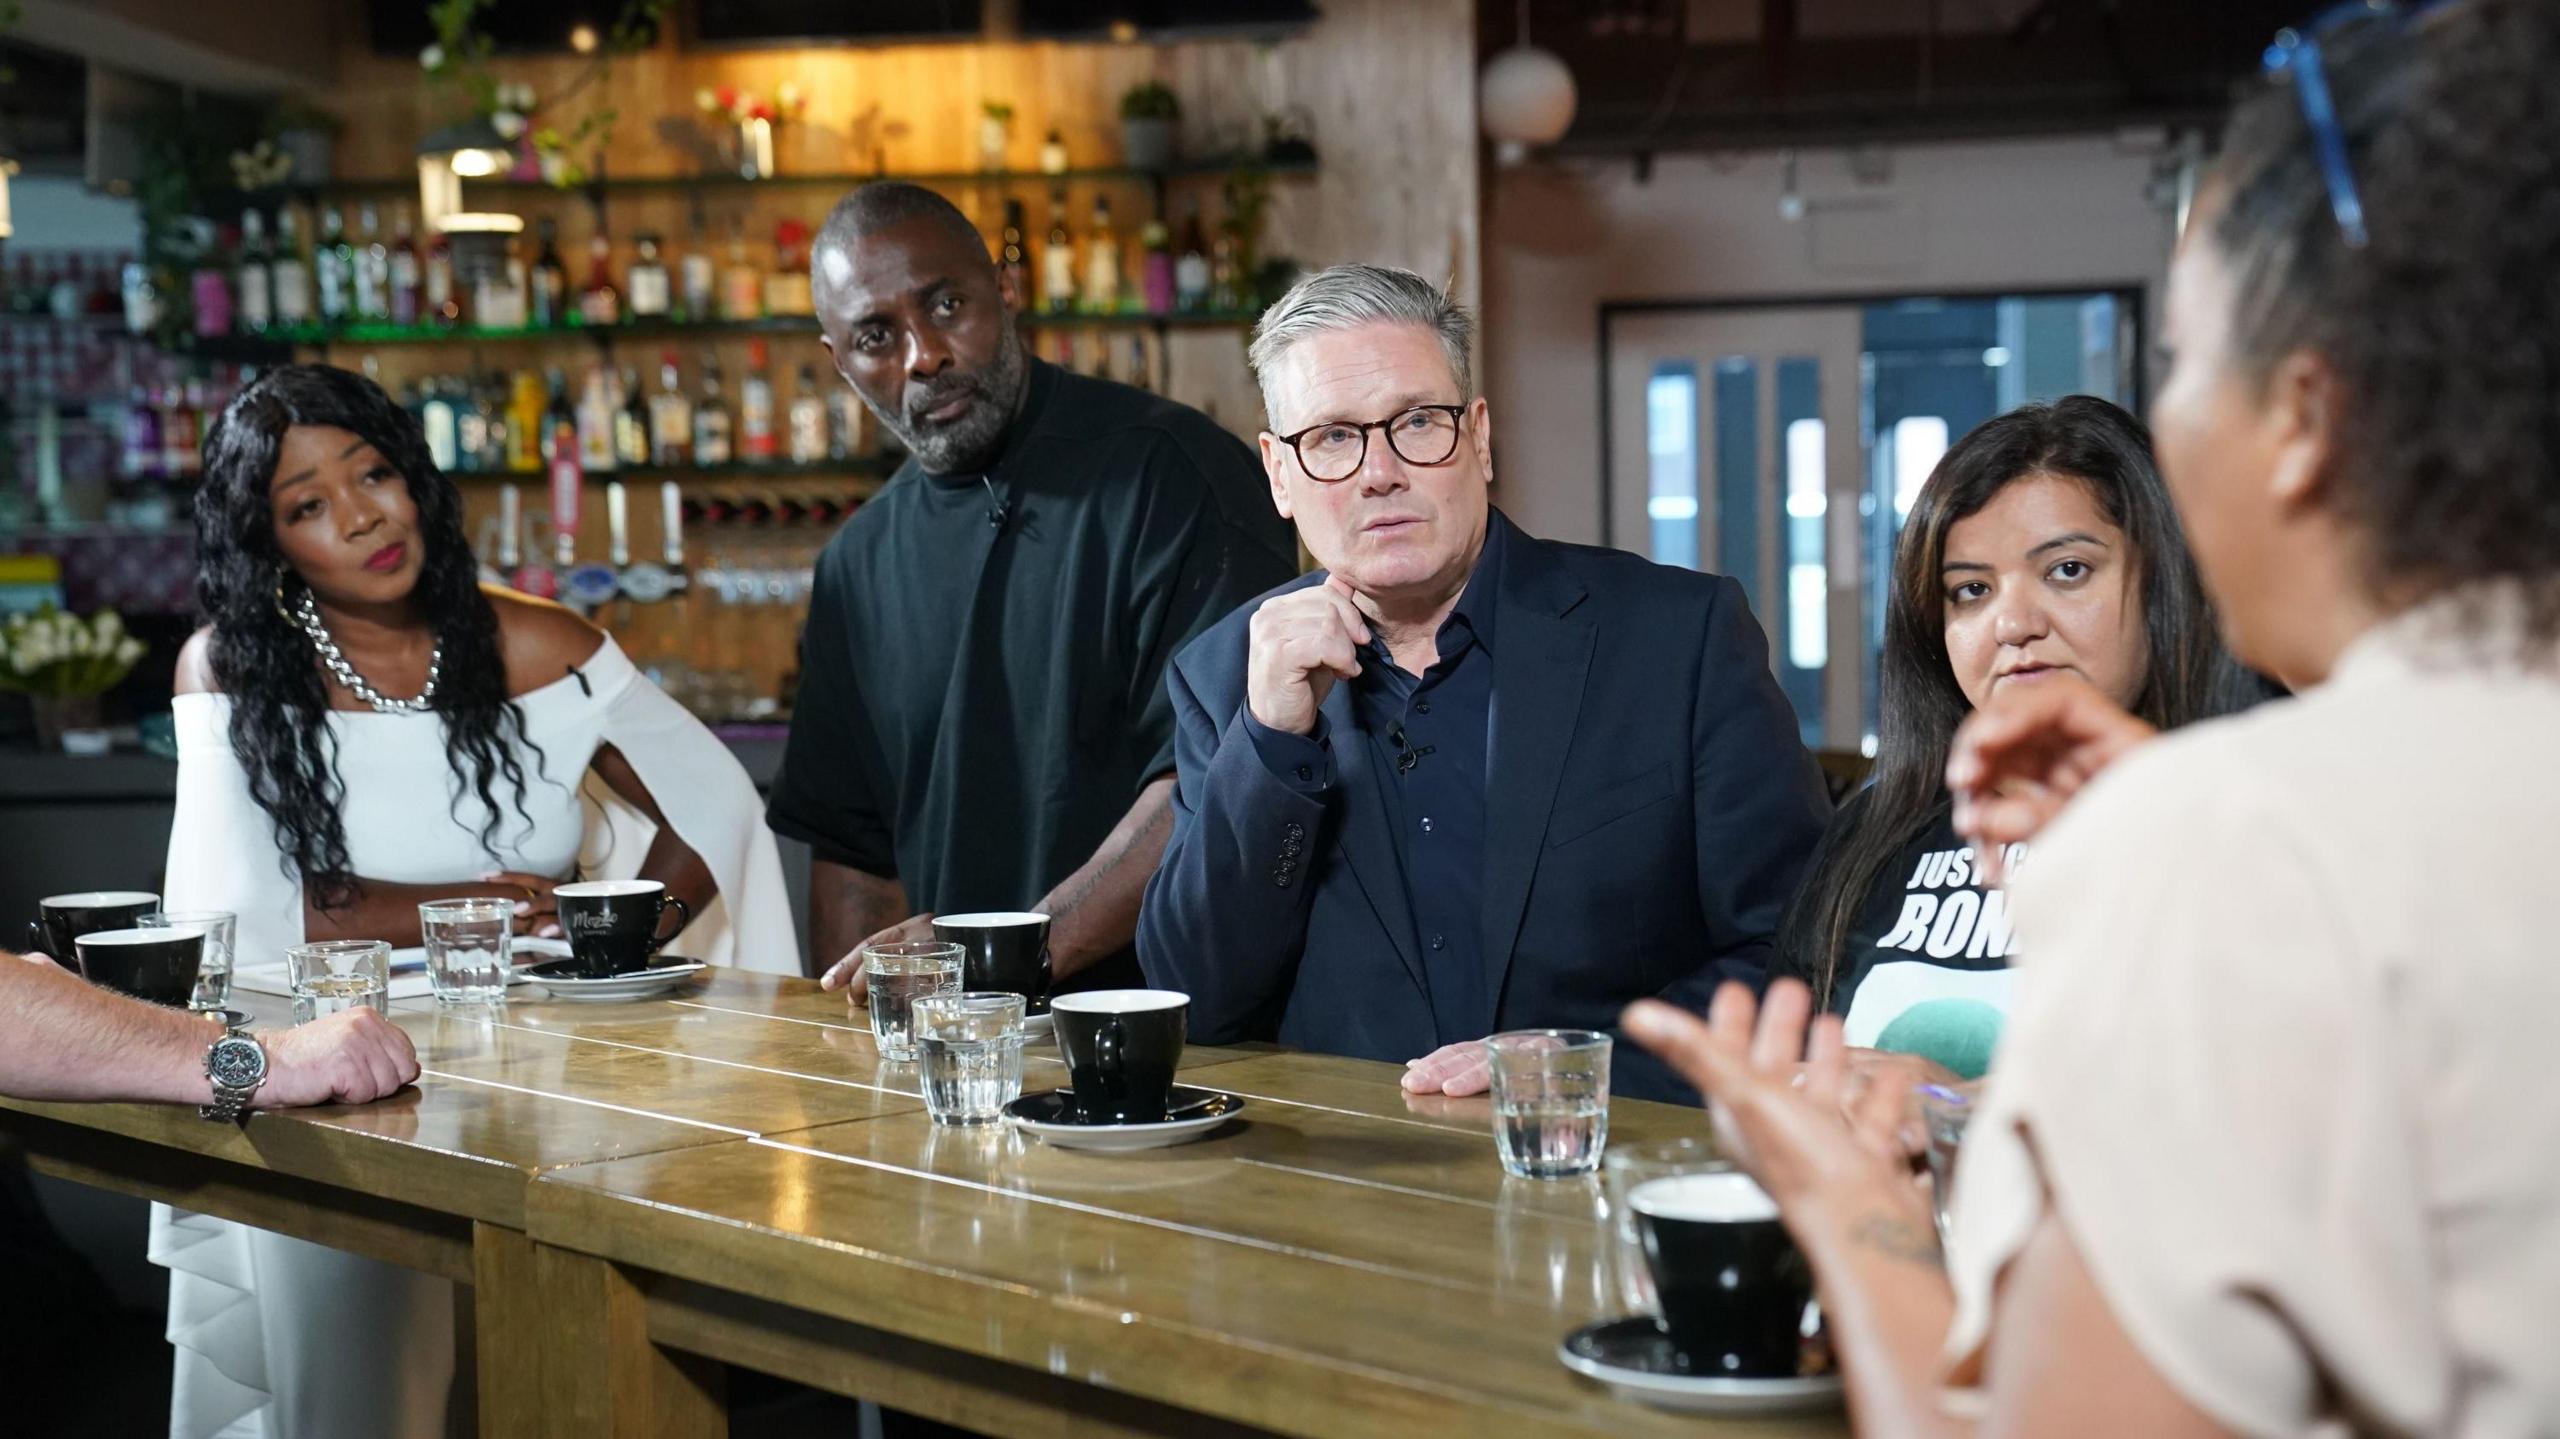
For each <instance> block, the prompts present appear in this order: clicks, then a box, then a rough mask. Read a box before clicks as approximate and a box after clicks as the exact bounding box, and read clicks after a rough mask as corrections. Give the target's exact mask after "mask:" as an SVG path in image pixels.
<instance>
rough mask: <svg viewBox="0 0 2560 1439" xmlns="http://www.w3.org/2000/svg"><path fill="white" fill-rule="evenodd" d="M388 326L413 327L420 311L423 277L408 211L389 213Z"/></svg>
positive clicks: (402, 206) (399, 209)
mask: <svg viewBox="0 0 2560 1439" xmlns="http://www.w3.org/2000/svg"><path fill="white" fill-rule="evenodd" d="M389 270H390V276H391V323H393V324H395V325H415V324H417V323H418V314H419V310H420V308H421V291H422V290H423V288H424V280H425V274H424V271H423V268H422V267H421V266H420V264H419V261H418V238H417V232H416V231H415V230H413V229H412V228H411V227H410V224H409V207H408V206H406V205H400V206H396V207H394V208H393V209H392V211H391V250H390V265H389Z"/></svg>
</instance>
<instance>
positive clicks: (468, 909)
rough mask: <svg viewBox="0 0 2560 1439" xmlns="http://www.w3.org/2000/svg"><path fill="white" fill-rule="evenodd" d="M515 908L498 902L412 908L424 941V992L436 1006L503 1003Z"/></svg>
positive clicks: (439, 901) (438, 903)
mask: <svg viewBox="0 0 2560 1439" xmlns="http://www.w3.org/2000/svg"><path fill="white" fill-rule="evenodd" d="M514 928H515V904H514V902H513V901H511V900H504V899H433V900H429V901H427V902H426V903H425V904H422V905H419V906H418V933H419V934H421V935H422V936H424V937H425V939H426V942H427V988H428V989H429V990H431V991H433V993H434V994H435V997H436V1002H437V1003H438V1004H504V1003H506V1002H507V977H508V972H509V967H510V965H511V964H512V963H513V959H512V956H511V954H510V950H511V947H512V936H513V930H514Z"/></svg>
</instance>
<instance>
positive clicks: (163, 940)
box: [71, 929, 204, 1009]
mask: <svg viewBox="0 0 2560 1439" xmlns="http://www.w3.org/2000/svg"><path fill="white" fill-rule="evenodd" d="M71 946H72V951H73V953H74V954H75V955H76V956H77V957H78V961H79V965H80V973H81V975H82V976H83V977H84V978H86V979H87V980H88V981H89V982H90V983H91V984H94V985H97V986H99V987H100V988H102V989H112V990H115V991H117V992H118V993H120V994H130V995H132V996H133V997H134V998H136V999H145V1000H149V1001H150V1002H151V1003H153V1004H166V1005H170V1006H172V1007H174V1008H178V1009H184V1008H186V1006H187V1004H188V1002H189V1001H191V1000H193V999H194V998H195V997H196V970H197V969H198V968H199V967H201V966H202V965H203V964H204V931H202V930H196V929H102V930H99V931H98V932H96V933H95V934H84V935H82V936H80V937H79V938H78V939H75V940H73V941H72V942H71Z"/></svg>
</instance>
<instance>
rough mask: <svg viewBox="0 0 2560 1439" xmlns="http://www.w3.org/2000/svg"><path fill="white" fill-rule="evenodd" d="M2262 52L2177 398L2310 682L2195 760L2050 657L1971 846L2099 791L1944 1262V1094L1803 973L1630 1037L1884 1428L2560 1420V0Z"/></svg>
mask: <svg viewBox="0 0 2560 1439" xmlns="http://www.w3.org/2000/svg"><path fill="white" fill-rule="evenodd" d="M2269 56H2270V63H2269V68H2270V71H2271V76H2270V82H2269V84H2268V85H2267V86H2266V88H2265V89H2264V90H2263V91H2262V92H2261V93H2259V94H2258V95H2256V96H2255V97H2254V98H2252V99H2250V100H2248V101H2247V102H2246V103H2244V104H2243V105H2242V106H2241V108H2240V109H2239V110H2238V111H2237V112H2236V114H2235V115H2234V117H2233V121H2232V125H2231V129H2230V132H2229V134H2228V136H2227V139H2226V147H2225V151H2224V154H2223V157H2222V159H2221V161H2220V162H2219V165H2218V168H2217V173H2216V176H2215V178H2214V179H2213V181H2212V183H2211V184H2210V185H2209V186H2208V187H2207V188H2206V191H2205V192H2204V194H2203V195H2202V196H2201V197H2200V199H2199V203H2198V207H2197V210H2196V212H2195V215H2194V217H2193V219H2192V221H2191V222H2190V224H2189V226H2188V231H2187V234H2186V236H2185V237H2184V240H2183V242H2182V244H2181V246H2180V249H2179V253H2178V256H2177V258H2176V261H2175V263H2174V264H2173V266H2172V268H2171V271H2170V278H2169V291H2168V298H2167V307H2166V308H2167V322H2168V323H2167V330H2168V337H2169V339H2170V341H2171V342H2172V344H2173V345H2174V347H2175V350H2176V358H2175V361H2174V363H2173V364H2172V365H2171V366H2170V369H2169V372H2168V375H2167V378H2166V381H2165V383H2164V384H2163V386H2162V388H2161V390H2160V393H2159V396H2158V399H2157V401H2156V403H2155V405H2154V408H2153V414H2152V424H2153V429H2154V432H2155V434H2156V436H2157V438H2158V443H2159V451H2160V460H2161V466H2162V469H2163V471H2164V473H2165V476H2166V479H2167V482H2168V485H2169V488H2170V491H2171V493H2172V496H2173V497H2174V498H2175V500H2176V501H2177V504H2178V508H2179V512H2180V516H2181V518H2182V519H2183V520H2184V522H2185V524H2186V526H2187V532H2188V535H2189V537H2190V540H2191V542H2192V543H2193V546H2194V549H2195V553H2196V558H2197V561H2198V564H2199V565H2200V567H2201V568H2202V570H2203V575H2204V580H2205V586H2206V589H2207V590H2208V591H2209V592H2210V594H2211V596H2212V598H2213V600H2214V603H2215V607H2216V609H2217V610H2218V611H2219V613H2220V614H2221V616H2222V619H2223V623H2224V626H2225V629H2226V632H2227V637H2228V638H2229V640H2230V642H2231V646H2232V648H2233V650H2234V651H2235V652H2237V653H2238V654H2239V655H2240V656H2241V657H2242V658H2243V659H2245V660H2247V661H2248V662H2249V663H2251V664H2253V665H2255V666H2257V667H2259V668H2262V669H2265V670H2268V671H2270V672H2272V673H2274V674H2275V675H2277V676H2279V677H2280V678H2282V679H2283V680H2285V681H2286V682H2287V683H2288V684H2289V685H2291V686H2293V687H2294V688H2295V689H2296V690H2298V691H2300V692H2301V698H2299V699H2297V700H2294V701H2291V702H2285V703H2279V704H2275V705H2270V706H2266V707H2263V708H2261V709H2259V710H2257V711H2254V712H2252V713H2250V714H2248V715H2246V716H2243V717H2239V718H2236V719H2231V720H2224V721H2218V722H2213V723H2209V724H2205V725H2200V726H2197V727H2195V728H2193V729H2190V730H2186V731H2183V732H2181V733H2180V734H2178V735H2176V736H2174V737H2169V738H2159V739H2152V738H2150V737H2149V736H2148V735H2147V734H2146V732H2145V731H2144V730H2143V728H2142V726H2141V725H2140V724H2139V722H2138V721H2134V720H2131V719H2129V718H2128V717H2126V716H2124V715H2123V714H2122V713H2121V712H2119V711H2116V710H2114V709H2113V708H2112V707H2111V706H2109V705H2108V704H2107V703H2106V702H2105V701H2104V700H2103V699H2102V698H2100V697H2099V696H2097V695H2096V694H2095V692H2093V691H2089V690H2087V689H2085V688H2072V687H2064V686H2055V687H2052V688H2047V689H2043V690H2040V691H2036V692H2021V693H2019V694H2016V695H2013V696H2005V697H2002V698H2000V699H1998V700H1996V701H1995V703H1994V704H1992V705H1991V706H1989V707H1987V708H1986V709H1985V710H1984V711H1983V712H1982V713H1981V714H1980V715H1979V716H1977V717H1976V719H1975V720H1974V721H1973V722H1972V723H1971V724H1970V725H1969V726H1968V729H1967V732H1966V733H1965V734H1964V735H1963V736H1961V737H1960V738H1959V741H1958V745H1957V750H1956V753H1955V756H1954V758H1953V760H1952V761H1951V763H1950V766H1949V779H1950V782H1951V784H1952V785H1953V787H1954V788H1955V790H1956V795H1957V806H1958V825H1959V827H1960V828H1962V829H1964V830H1965V831H1967V832H1968V833H1970V834H1971V835H1973V836H1974V837H1975V839H1976V842H1977V852H1982V851H1983V850H1986V849H1989V848H1992V847H1996V846H1997V845H1999V844H2001V843H2006V842H2010V841H2014V840H2017V839H2020V838H2023V837H2024V836H2025V835H2026V834H2027V833H2029V832H2032V831H2034V830H2035V829H2036V827H2037V825H2038V824H2040V823H2041V821H2042V820H2043V819H2044V818H2045V817H2047V816H2048V815H2050V814H2051V813H2053V812H2054V811H2056V810H2058V809H2061V808H2062V806H2063V803H2064V801H2066V800H2068V801H2069V805H2068V810H2067V812H2066V813H2064V814H2063V815H2062V817H2061V818H2060V819H2059V820H2057V821H2056V822H2055V823H2054V824H2053V826H2052V827H2051V828H2050V829H2049V830H2045V831H2044V832H2042V833H2041V834H2039V835H2038V841H2037V846H2036V850H2035V854H2034V857H2033V858H2032V860H2030V861H2029V862H2028V863H2027V864H2026V866H2025V867H2024V870H2023V872H2022V873H2021V874H2020V875H2019V876H2018V878H2017V885H2016V890H2015V895H2014V899H2013V902H2012V909H2013V912H2014V913H2015V915H2016V923H2017V929H2018V933H2019V934H2020V935H2021V936H2022V941H2023V942H2022V945H2021V949H2022V953H2023V954H2024V956H2025V961H2024V963H2023V964H2022V966H2021V977H2020V984H2019V992H2018V1000H2017V1007H2016V1009H2015V1011H2014V1013H2013V1015H2012V1018H2011V1020H2010V1023H2009V1027H2008V1031H2007V1036H2006V1039H2005V1041H2004V1043H2003V1047H2002V1049H2001V1051H2000V1053H1999V1056H1998V1058H1997V1060H1996V1062H1995V1064H1994V1067H1993V1070H1992V1078H1991V1084H1990V1089H1989V1092H1988V1093H1987V1094H1986V1096H1985V1098H1984V1099H1983V1101H1982V1104H1981V1107H1980V1111H1979V1113H1977V1115H1976V1116H1975V1118H1974V1120H1973V1124H1972V1128H1971V1131H1970V1133H1969V1135H1968V1137H1967V1140H1966V1145H1965V1150H1964V1153H1963V1155H1962V1156H1961V1164H1960V1168H1959V1175H1960V1178H1959V1181H1958V1183H1957V1188H1956V1194H1955V1210H1956V1214H1955V1222H1954V1227H1953V1237H1952V1240H1951V1243H1950V1250H1951V1252H1950V1253H1949V1254H1948V1255H1947V1256H1946V1257H1945V1262H1944V1265H1943V1267H1942V1265H1941V1257H1940V1256H1939V1254H1938V1253H1937V1252H1936V1250H1937V1246H1936V1243H1935V1238H1934V1235H1933V1233H1932V1226H1931V1222H1930V1217H1929V1210H1928V1205H1927V1202H1926V1199H1925V1197H1924V1196H1923V1195H1922V1194H1921V1193H1920V1192H1919V1191H1918V1190H1916V1189H1915V1188H1914V1186H1913V1184H1912V1182H1911V1180H1910V1179H1909V1178H1908V1175H1909V1167H1908V1164H1907V1162H1906V1158H1905V1155H1904V1154H1903V1152H1902V1151H1901V1150H1900V1148H1899V1147H1898V1146H1897V1145H1896V1144H1895V1143H1893V1141H1892V1138H1891V1136H1892V1135H1893V1134H1894V1132H1895V1130H1896V1128H1897V1123H1896V1121H1897V1118H1898V1114H1899V1105H1900V1101H1901V1096H1900V1095H1898V1094H1896V1093H1894V1092H1893V1091H1892V1090H1891V1088H1890V1087H1879V1088H1877V1089H1876V1090H1875V1091H1874V1092H1873V1093H1871V1094H1869V1095H1868V1096H1866V1098H1865V1099H1864V1100H1862V1101H1861V1100H1854V1099H1853V1100H1852V1101H1850V1111H1851V1112H1850V1116H1849V1118H1850V1122H1849V1123H1847V1124H1845V1125H1844V1124H1843V1123H1842V1122H1841V1115H1842V1107H1841V1105H1842V1089H1843V1078H1842V1072H1841V1071H1842V1068H1843V1066H1842V1063H1841V1040H1840V1032H1839V1028H1838V1024H1837V1021H1836V1020H1829V1019H1824V1020H1818V1021H1815V1022H1814V1023H1812V1024H1811V1025H1808V1023H1807V1012H1808V1009H1809V1005H1808V1003H1807V1000H1806V995H1805V992H1804V991H1803V989H1802V988H1801V987H1800V986H1795V985H1792V984H1781V985H1779V986H1776V987H1773V989H1772V990H1771V992H1770V995H1769V998H1768V1001H1767V1003H1766V1005H1765V1006H1764V1007H1757V1012H1756V1013H1755V1006H1754V1005H1753V1004H1752V1002H1751V1000H1750V998H1749V996H1748V995H1747V994H1745V993H1744V992H1742V991H1741V990H1739V989H1732V990H1728V992H1727V993H1725V994H1724V995H1721V996H1719V998H1718V1000H1717V1003H1716V1006H1715V1009H1714V1011H1713V1012H1712V1013H1711V1015H1710V1016H1709V1018H1708V1020H1707V1021H1706V1022H1705V1023H1704V1024H1700V1023H1699V1022H1698V1021H1696V1020H1694V1019H1691V1018H1689V1017H1687V1016H1685V1015H1681V1014H1678V1013H1677V1012H1676V1011H1672V1010H1668V1009H1666V1008H1664V1007H1662V1006H1658V1005H1644V1006H1638V1007H1637V1008H1636V1009H1635V1010H1631V1011H1630V1012H1629V1014H1628V1018H1627V1027H1628V1030H1629V1031H1630V1033H1632V1034H1634V1035H1636V1036H1637V1037H1638V1038H1640V1039H1642V1040H1644V1041H1645V1042H1646V1043H1648V1044H1649V1045H1651V1046H1653V1047H1655V1048H1657V1049H1659V1050H1661V1051H1663V1052H1664V1053H1665V1054H1666V1055H1668V1056H1670V1057H1671V1058H1673V1059H1674V1060H1675V1062H1677V1063H1679V1064H1680V1065H1681V1066H1682V1067H1683V1068H1684V1070H1686V1071H1687V1072H1688V1073H1689V1074H1690V1076H1691V1077H1692V1078H1693V1079H1695V1080H1696V1081H1697V1082H1698V1083H1699V1085H1700V1086H1701V1087H1702V1088H1704V1089H1705V1090H1706V1091H1707V1093H1708V1094H1709V1096H1710V1098H1711V1100H1712V1101H1713V1106H1712V1107H1713V1111H1714V1119H1715V1123H1716V1126H1717V1129H1718V1131H1719V1133H1720V1134H1721V1135H1722V1136H1723V1137H1724V1139H1725V1140H1726V1141H1727V1142H1728V1143H1729V1144H1731V1145H1732V1146H1734V1148H1735V1150H1736V1152H1737V1153H1738V1155H1739V1156H1740V1157H1741V1158H1742V1160H1743V1162H1744V1163H1745V1164H1746V1165H1747V1166H1748V1167H1750V1169H1751V1170H1752V1172H1753V1173H1754V1174H1755V1175H1756V1176H1757V1177H1758V1178H1759V1179H1760V1181H1761V1183H1762V1185H1763V1186H1764V1187H1765V1188H1767V1189H1768V1190H1769V1191H1770V1193H1771V1194H1772V1195H1774V1196H1775V1197H1776V1198H1777V1200H1778V1202H1779V1204H1780V1206H1781V1209H1782V1212H1783V1213H1784V1215H1785V1218H1786V1221H1787V1224H1788V1227H1789V1229H1790V1230H1791V1231H1792V1233H1793V1234H1794V1235H1795V1237H1796V1239H1797V1241H1798V1243H1799V1244H1800V1245H1801V1246H1802V1247H1803V1248H1804V1250H1805V1251H1806V1253H1807V1255H1808V1256H1809V1257H1810V1258H1811V1259H1812V1261H1813V1264H1814V1267H1815V1269H1816V1272H1817V1274H1818V1275H1819V1277H1820V1282H1821V1295H1822V1300H1823V1309H1824V1312H1825V1314H1826V1315H1827V1316H1828V1319H1829V1323H1830V1326H1831V1332H1832V1336H1833V1339H1834V1342H1835V1344H1836V1345H1837V1346H1838V1348H1839V1351H1840V1354H1841V1363H1842V1369H1843V1371H1844V1373H1845V1375H1846V1377H1847V1379H1848V1383H1849V1393H1850V1399H1851V1406H1852V1410H1853V1413H1854V1416H1855V1418H1856V1419H1857V1421H1858V1423H1859V1426H1860V1428H1861V1430H1862V1431H1864V1432H1869V1433H1876V1434H1886V1433H1890V1434H1896V1435H1902V1434H1918V1435H1927V1434H1954V1433H1968V1432H1973V1431H1974V1430H1975V1429H1976V1428H1979V1429H1980V1430H1982V1431H1985V1432H1995V1433H2003V1434H2029V1435H2072V1436H2077V1435H2100V1434H2140V1435H2146V1436H2148V1435H2159V1436H2184V1435H2215V1434H2226V1433H2229V1434H2266V1435H2292V1434H2330V1433H2344V1432H2354V1433H2377V1434H2441V1435H2501V1436H2503V1435H2518V1436H2523V1435H2551V1434H2560V1098H2555V1097H2554V1096H2553V1095H2552V1094H2551V1093H2550V1089H2549V1085H2550V1081H2549V1075H2550V1072H2551V1066H2550V1061H2549V1058H2548V1054H2549V1051H2550V1048H2551V1039H2550V1033H2551V1026H2552V1023H2553V1018H2554V1016H2555V1015H2560V924H2555V922H2554V921H2555V919H2560V911H2555V907H2554V901H2555V899H2560V753H2555V748H2554V741H2555V739H2560V146H2555V145H2554V144H2553V143H2552V139H2551V137H2552V136H2554V135H2560V84H2555V83H2554V81H2553V79H2552V77H2553V76H2554V75H2555V74H2560V6H2555V5H2553V4H2551V3H2550V0H2465V3H2455V4H2448V5H2442V6H2438V7H2435V8H2433V9H2431V10H2429V11H2428V12H2427V13H2425V14H2423V15H2420V16H2414V17H2413V16H2409V15H2406V14H2402V13H2397V12H2394V11H2391V10H2389V9H2387V8H2385V7H2382V6H2379V5H2375V6H2365V5H2358V6H2357V7H2355V10H2354V12H2353V13H2352V14H2351V15H2349V16H2347V17H2345V18H2343V19H2335V20H2332V21H2331V22H2329V23H2327V24H2325V25H2323V24H2319V23H2316V22H2315V24H2314V25H2312V26H2308V27H2305V29H2304V30H2303V31H2301V32H2298V33H2296V32H2288V33H2287V34H2286V35H2284V36H2280V37H2279V38H2278V42H2277V44H2276V45H2275V46H2274V47H2273V48H2272V49H2271V50H2270V52H2269ZM2100 770H2104V774H2103V776H2098V771H2100ZM2093 776H2096V777H2095V778H2094V781H2093ZM2084 782H2087V788H2086V789H2085V790H2083V789H2082V788H2081V786H2082V784H2083V783H2084ZM2075 792H2076V793H2075ZM1800 1055H1801V1056H1803V1058H1804V1060H1805V1062H1804V1063H1803V1064H1802V1065H1801V1074H1802V1078H1801V1079H1800V1080H1799V1079H1796V1075H1797V1074H1798V1072H1799V1064H1798V1060H1799V1056H1800Z"/></svg>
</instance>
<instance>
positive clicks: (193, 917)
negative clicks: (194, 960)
mask: <svg viewBox="0 0 2560 1439" xmlns="http://www.w3.org/2000/svg"><path fill="white" fill-rule="evenodd" d="M135 923H136V924H137V925H139V926H140V927H141V928H143V929H188V930H193V931H195V932H196V933H198V934H201V935H203V936H204V963H203V964H202V965H200V966H199V967H198V968H197V969H196V992H195V997H194V998H193V999H190V1000H188V1001H187V1008H189V1009H195V1010H211V1009H222V1008H226V1007H228V1006H229V1005H230V1003H231V951H232V949H233V947H234V945H235V943H236V942H237V939H238V936H239V932H240V919H239V916H237V915H235V914H233V913H232V912H231V911H229V910H227V909H159V910H153V911H152V912H151V913H149V914H146V915H144V916H143V917H142V918H141V919H139V920H137V921H135Z"/></svg>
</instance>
